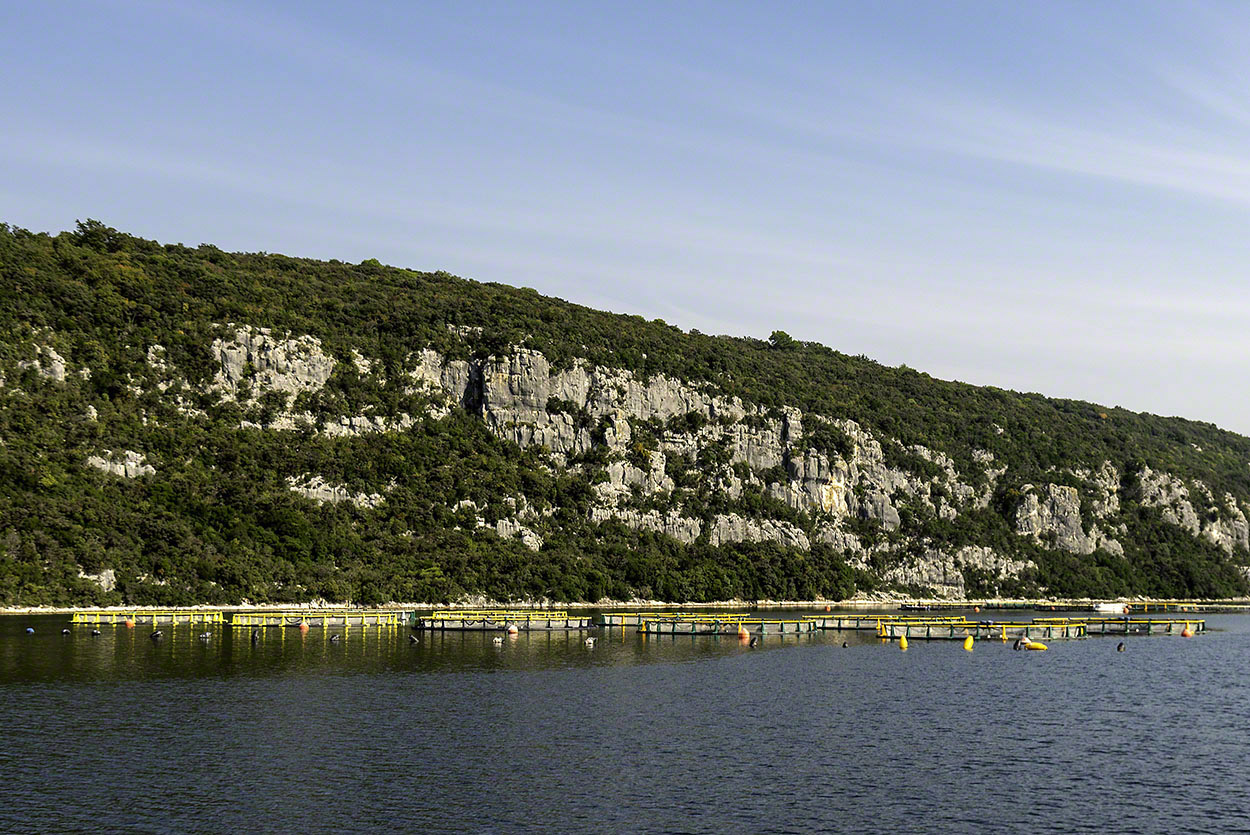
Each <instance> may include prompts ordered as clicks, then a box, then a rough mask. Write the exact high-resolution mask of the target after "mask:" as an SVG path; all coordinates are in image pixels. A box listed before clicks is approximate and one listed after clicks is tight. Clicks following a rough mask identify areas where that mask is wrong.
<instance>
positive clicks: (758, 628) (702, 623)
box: [622, 615, 820, 635]
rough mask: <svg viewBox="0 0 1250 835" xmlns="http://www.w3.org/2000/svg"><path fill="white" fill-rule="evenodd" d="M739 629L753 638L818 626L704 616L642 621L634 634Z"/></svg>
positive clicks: (710, 632)
mask: <svg viewBox="0 0 1250 835" xmlns="http://www.w3.org/2000/svg"><path fill="white" fill-rule="evenodd" d="M622 629H624V627H622ZM743 629H745V630H746V631H747V632H750V633H753V634H756V635H799V634H807V633H812V632H817V631H819V629H820V627H819V626H818V625H817V624H816V623H815V622H814V621H812V620H808V619H806V618H804V619H802V620H774V619H770V618H760V617H754V618H753V617H736V618H718V617H715V616H711V617H709V616H706V615H700V616H693V617H680V618H659V619H653V620H644V621H643V622H642V623H641V624H639V626H638V631H639V632H641V633H643V634H644V635H738V634H740V631H741V630H743Z"/></svg>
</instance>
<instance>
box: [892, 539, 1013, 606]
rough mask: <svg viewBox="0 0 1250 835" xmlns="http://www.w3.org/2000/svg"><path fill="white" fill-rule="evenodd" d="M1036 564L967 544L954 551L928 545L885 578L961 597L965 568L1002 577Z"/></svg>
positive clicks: (962, 596) (1010, 576)
mask: <svg viewBox="0 0 1250 835" xmlns="http://www.w3.org/2000/svg"><path fill="white" fill-rule="evenodd" d="M1036 568H1037V566H1036V565H1034V564H1033V563H1032V562H1030V561H1021V560H1010V559H1006V558H1004V557H1001V556H999V555H998V554H996V553H994V551H993V549H990V548H983V547H979V546H975V545H968V546H965V547H963V548H961V549H959V550H958V551H957V552H955V553H954V554H953V555H952V554H947V553H944V552H942V551H938V550H935V549H928V550H926V551H925V553H924V556H923V557H922V558H920V559H914V560H909V561H907V562H904V563H903V564H902V565H898V566H895V567H893V568H890V569H888V570H887V571H886V572H885V575H884V576H883V578H882V579H883V580H885V581H886V582H887V583H893V584H896V585H899V586H905V587H919V588H923V589H928V590H930V591H931V592H932V593H934V594H935V595H937V596H938V597H948V598H955V599H961V598H966V597H967V596H968V593H967V584H966V581H965V579H964V571H965V569H971V570H975V571H978V572H980V573H981V574H983V575H984V576H986V577H988V578H991V579H992V580H998V581H1002V580H1006V579H1009V578H1014V577H1019V576H1020V575H1021V574H1023V573H1024V572H1026V571H1029V570H1032V569H1036Z"/></svg>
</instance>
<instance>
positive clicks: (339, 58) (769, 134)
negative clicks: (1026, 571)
mask: <svg viewBox="0 0 1250 835" xmlns="http://www.w3.org/2000/svg"><path fill="white" fill-rule="evenodd" d="M1247 43H1250V4H1245V3H1234V2H1228V3H1210V4H1204V3H1158V4H1154V3H1148V2H1132V3H1128V2H1125V3H1115V2H1100V3H1089V2H1073V3H1064V2H1057V0H1047V2H1037V3H1028V2H1011V3H1003V2H979V3H959V2H951V3H941V4H938V3H933V4H919V3H869V2H862V3H852V2H846V3H831V2H824V3H768V4H765V3H731V2H716V3H712V2H709V3H656V4H648V3H643V2H631V3H620V4H611V5H609V4H585V3H578V4H575V3H568V4H547V3H541V2H527V3H498V4H493V3H476V4H471V3H463V2H461V3H447V4H440V3H428V2H427V3H410V2H397V3H390V4H382V3H365V2H362V3H354V4H348V3H342V2H335V3H315V2H299V3H289V4H279V3H262V2H249V3H237V4H232V3H213V4H209V3H185V2H176V0H175V2H167V1H166V0H161V1H160V2H134V1H133V0H120V1H119V2H91V3H72V2H54V0H49V2H45V3H26V4H17V3H10V4H6V5H5V7H4V8H3V10H0V55H3V62H4V67H5V69H6V73H5V75H6V83H5V84H4V85H2V86H0V114H3V117H2V118H3V120H4V123H5V126H4V129H3V130H0V220H2V221H5V222H8V223H12V224H15V225H18V226H23V227H26V228H29V229H35V230H46V231H57V230H61V229H67V228H72V227H73V224H74V222H75V220H76V219H80V218H86V217H94V218H98V219H100V220H103V221H104V222H106V223H108V224H109V225H111V226H115V227H118V228H120V229H123V230H125V231H128V232H131V233H134V234H138V235H142V236H145V237H151V238H156V239H159V240H162V241H166V242H174V241H181V242H184V243H187V244H196V243H199V242H201V241H205V242H211V243H215V244H217V245H219V246H221V247H222V248H224V249H229V250H248V251H256V250H264V251H269V252H284V253H288V254H292V255H301V256H309V257H320V258H339V259H342V260H345V261H359V260H362V259H365V258H372V257H376V258H378V259H380V260H382V261H384V262H386V263H391V264H395V265H399V266H405V267H412V268H417V269H430V270H433V269H445V270H448V271H450V272H453V273H456V274H458V275H463V276H466V277H470V278H476V279H480V280H485V281H499V282H504V283H509V284H516V285H524V286H529V287H533V288H535V289H537V290H539V291H540V292H542V293H547V294H551V295H555V296H559V297H561V298H565V299H569V300H570V301H575V302H579V303H582V304H587V305H591V306H594V307H600V308H605V309H608V310H613V311H618V312H627V313H637V314H641V315H643V316H646V317H648V318H663V319H664V320H666V321H668V322H670V323H672V324H675V325H679V326H681V327H683V328H698V329H700V330H703V331H705V332H709V333H730V334H736V335H754V336H767V335H768V334H769V333H770V332H771V331H773V330H775V329H778V328H780V329H783V330H786V331H787V332H789V333H790V334H792V335H793V336H795V337H797V338H801V339H810V340H816V341H819V342H822V343H825V344H827V345H830V346H832V347H834V348H837V349H839V350H841V351H845V352H847V353H851V354H858V353H864V354H867V355H869V356H871V357H873V358H874V359H877V360H879V361H880V362H883V363H886V364H889V365H898V364H903V363H905V364H907V365H909V366H911V367H913V368H918V369H921V370H924V371H927V372H929V373H930V374H933V375H934V376H937V377H942V378H946V379H958V380H963V381H966V382H971V383H977V384H990V385H997V386H1000V387H1003V388H1013V389H1019V390H1026V391H1040V392H1042V393H1044V394H1049V395H1053V396H1060V397H1073V398H1080V399H1087V400H1093V401H1096V402H1099V403H1103V404H1107V405H1120V406H1124V407H1126V408H1131V409H1134V410H1140V411H1150V412H1155V413H1159V414H1166V415H1172V414H1179V415H1183V416H1185V417H1190V418H1194V419H1199V420H1208V421H1212V422H1214V423H1217V424H1219V425H1221V426H1224V427H1226V428H1229V429H1233V430H1235V431H1239V432H1242V433H1246V434H1250V386H1248V385H1247V380H1250V327H1247V322H1250V281H1248V279H1250V58H1248V57H1247V54H1248V52H1247V50H1246V49H1245V44H1247Z"/></svg>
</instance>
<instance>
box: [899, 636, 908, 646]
mask: <svg viewBox="0 0 1250 835" xmlns="http://www.w3.org/2000/svg"><path fill="white" fill-rule="evenodd" d="M898 648H899V649H907V636H906V635H899V636H898Z"/></svg>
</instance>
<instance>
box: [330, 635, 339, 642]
mask: <svg viewBox="0 0 1250 835" xmlns="http://www.w3.org/2000/svg"><path fill="white" fill-rule="evenodd" d="M338 642H339V636H338V635H331V636H330V643H332V644H337V643H338Z"/></svg>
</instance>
